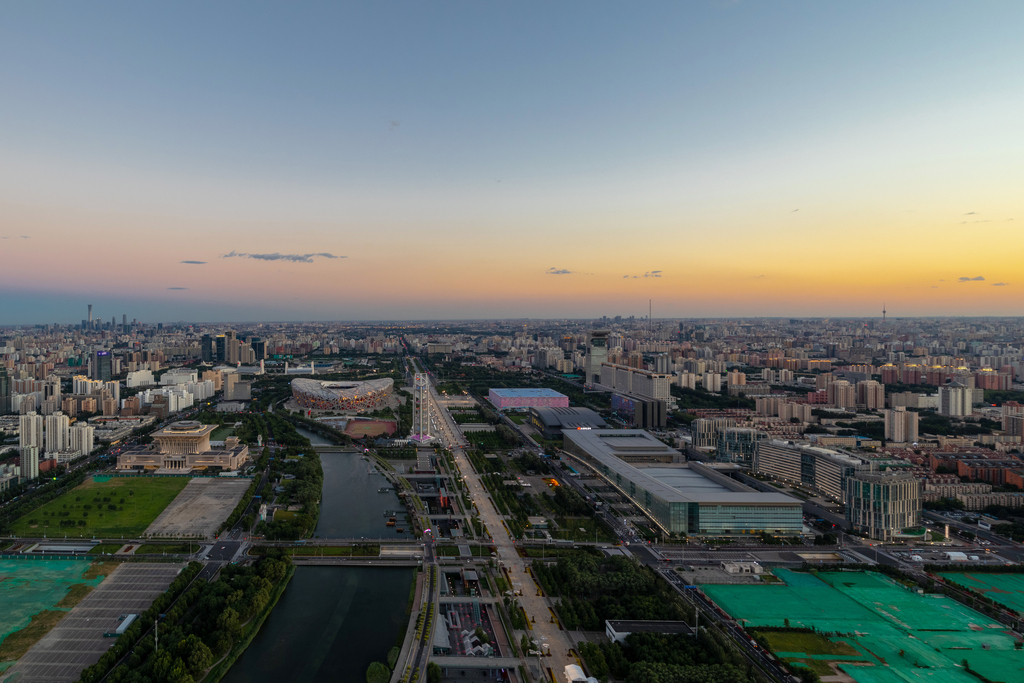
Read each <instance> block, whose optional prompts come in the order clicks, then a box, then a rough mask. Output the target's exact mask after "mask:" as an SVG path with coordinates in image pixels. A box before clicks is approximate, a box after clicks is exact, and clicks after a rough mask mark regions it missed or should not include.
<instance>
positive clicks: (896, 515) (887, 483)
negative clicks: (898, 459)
mask: <svg viewBox="0 0 1024 683" xmlns="http://www.w3.org/2000/svg"><path fill="white" fill-rule="evenodd" d="M846 519H847V520H848V521H849V522H850V524H851V525H852V526H853V529H854V531H858V532H861V533H865V534H868V536H870V537H871V538H873V539H876V540H879V541H891V540H892V539H893V537H894V536H896V535H897V534H899V533H901V532H902V531H903V530H904V529H910V528H914V527H917V526H919V525H920V522H921V484H920V482H919V481H918V480H917V478H916V477H915V476H914V475H913V474H911V473H909V472H900V473H889V472H858V473H856V474H853V475H852V476H850V477H849V478H848V479H847V480H846Z"/></svg>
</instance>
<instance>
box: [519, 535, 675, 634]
mask: <svg viewBox="0 0 1024 683" xmlns="http://www.w3.org/2000/svg"><path fill="white" fill-rule="evenodd" d="M533 572H534V574H535V575H536V577H537V580H538V581H539V582H540V585H541V587H542V588H543V589H544V590H545V591H546V592H547V593H548V595H551V596H553V597H554V596H558V597H559V600H558V602H557V603H556V609H557V610H558V615H559V618H560V619H561V620H562V625H563V626H564V627H565V628H566V629H568V630H571V631H577V630H583V631H599V630H602V629H604V622H605V620H607V619H658V620H671V621H692V620H693V609H692V608H691V607H689V606H688V605H686V604H685V603H683V602H682V600H681V599H680V598H679V597H678V596H677V595H676V594H675V592H674V591H673V590H672V588H671V587H670V586H669V585H668V584H667V583H666V582H665V581H663V580H661V579H659V578H658V576H657V574H655V573H654V571H653V570H651V569H650V568H648V567H643V566H641V565H638V564H637V563H635V562H634V561H633V560H631V559H630V558H627V557H623V556H615V557H603V556H601V555H600V554H599V553H596V552H594V553H591V552H576V553H575V554H573V555H569V556H563V557H560V558H559V560H558V563H557V564H555V565H547V564H544V563H543V562H534V563H533Z"/></svg>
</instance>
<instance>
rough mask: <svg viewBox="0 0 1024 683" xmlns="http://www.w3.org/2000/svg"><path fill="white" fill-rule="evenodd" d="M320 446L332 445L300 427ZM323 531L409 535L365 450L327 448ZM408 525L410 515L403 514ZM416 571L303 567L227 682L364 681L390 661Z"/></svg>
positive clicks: (392, 496) (323, 534) (350, 535)
mask: <svg viewBox="0 0 1024 683" xmlns="http://www.w3.org/2000/svg"><path fill="white" fill-rule="evenodd" d="M298 431H299V433H300V434H302V435H303V436H305V437H306V438H308V439H309V440H310V441H311V442H312V443H314V444H328V443H331V442H330V441H328V440H327V439H325V438H324V437H322V436H320V435H319V434H314V433H313V432H309V431H307V430H304V429H299V430H298ZM320 462H321V463H322V465H323V469H324V488H323V501H322V502H321V506H320V522H319V524H318V525H317V528H316V534H317V535H318V536H320V537H330V538H353V537H355V538H359V537H367V538H380V537H384V538H400V537H403V536H404V537H406V538H408V537H409V535H408V534H397V533H396V532H395V531H394V529H395V527H386V526H385V525H384V523H385V522H386V521H387V519H386V518H385V517H384V511H385V510H398V509H399V507H400V505H399V501H398V496H396V495H395V494H394V493H378V492H377V489H378V488H380V487H382V486H387V485H388V483H387V480H386V479H385V478H384V477H383V476H382V475H380V474H370V473H369V471H370V469H371V463H370V462H368V461H367V460H364V459H363V457H362V456H361V455H360V454H358V453H324V454H322V455H321V456H320ZM398 519H399V521H400V522H401V521H402V519H403V517H402V515H398ZM414 572H415V570H414V569H412V568H410V567H380V568H377V567H308V566H306V567H296V569H295V576H294V577H292V580H291V583H289V584H288V588H287V589H286V590H285V592H284V594H283V595H282V596H281V600H280V601H279V602H278V603H277V605H276V606H275V607H274V610H273V611H272V612H271V613H270V616H269V617H268V618H267V621H266V622H264V624H263V627H262V628H261V629H260V632H259V633H258V634H257V635H256V637H255V638H254V639H253V641H252V643H251V644H250V645H249V647H248V648H247V649H246V651H245V653H244V654H243V655H242V656H241V657H240V658H239V659H238V661H237V662H235V664H234V666H232V667H231V670H230V671H228V674H227V676H225V677H224V683H252V682H253V681H276V682H280V683H328V682H331V683H350V682H351V683H363V682H364V681H365V680H366V668H367V667H368V666H369V665H370V662H373V661H379V662H384V661H386V658H387V653H388V650H390V649H391V647H392V646H393V645H396V644H397V643H396V642H395V640H396V638H397V637H398V634H399V633H400V632H401V630H402V626H403V625H404V624H405V623H406V622H407V621H408V617H407V616H406V614H405V607H406V603H407V601H408V598H409V590H410V588H411V585H412V581H413V580H414V576H415V573H414Z"/></svg>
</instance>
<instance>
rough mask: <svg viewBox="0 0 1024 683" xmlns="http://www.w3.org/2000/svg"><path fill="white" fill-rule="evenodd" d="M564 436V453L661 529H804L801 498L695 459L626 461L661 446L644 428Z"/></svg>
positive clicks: (712, 532)
mask: <svg viewBox="0 0 1024 683" xmlns="http://www.w3.org/2000/svg"><path fill="white" fill-rule="evenodd" d="M563 436H564V440H565V445H564V449H565V451H566V452H567V453H569V454H571V455H572V456H574V457H576V458H578V459H579V460H581V461H582V462H583V463H585V464H586V465H588V466H589V467H590V468H592V469H593V470H594V471H595V472H597V473H598V475H600V476H601V478H602V479H604V480H605V481H606V482H608V483H609V484H610V485H611V486H612V487H613V488H615V489H616V490H617V491H618V492H619V493H621V494H622V495H624V496H625V497H627V498H629V500H630V501H632V502H633V503H634V504H635V505H637V506H638V507H639V508H641V509H642V510H643V511H644V512H646V513H647V515H648V516H649V517H650V518H651V519H652V520H653V521H654V522H655V523H656V524H657V525H658V526H659V527H661V529H662V530H663V531H664V532H665V533H674V534H686V535H707V536H733V535H743V534H760V533H762V532H766V533H769V534H776V535H787V536H793V535H799V534H800V533H801V532H802V530H803V511H802V508H801V504H800V501H799V500H796V499H795V498H790V497H789V496H786V495H784V494H782V493H762V492H760V491H755V490H754V489H752V488H750V487H748V486H745V485H744V484H741V483H740V482H738V481H735V480H733V479H731V478H729V477H727V476H725V475H723V474H721V473H719V472H716V471H715V470H713V469H711V468H710V467H706V466H704V465H701V464H699V463H695V462H691V463H686V464H685V465H683V464H680V463H676V464H665V463H664V462H654V463H651V464H650V465H649V466H647V465H641V466H639V467H637V466H634V465H632V464H630V463H629V462H626V461H625V460H624V459H623V457H629V456H631V455H633V454H635V453H636V452H637V451H639V450H642V449H644V448H645V447H649V448H651V450H656V449H659V447H660V449H664V448H665V446H664V444H662V443H661V442H660V441H658V440H657V439H655V438H654V437H652V436H651V435H650V434H648V433H647V432H645V431H642V430H633V429H617V430H605V429H591V430H572V431H570V430H566V431H565V432H563ZM677 454H678V453H677ZM634 462H638V461H637V460H635V459H634Z"/></svg>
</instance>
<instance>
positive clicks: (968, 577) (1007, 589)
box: [939, 572, 1024, 612]
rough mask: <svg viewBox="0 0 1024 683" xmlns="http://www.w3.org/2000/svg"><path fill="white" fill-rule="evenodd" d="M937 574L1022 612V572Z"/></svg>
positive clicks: (1023, 601)
mask: <svg viewBox="0 0 1024 683" xmlns="http://www.w3.org/2000/svg"><path fill="white" fill-rule="evenodd" d="M939 576H941V577H942V578H944V579H946V580H947V581H952V582H953V583H958V584H960V585H961V586H964V587H965V588H970V589H971V590H973V591H975V592H977V593H981V594H982V595H984V596H985V597H987V598H990V599H992V600H995V601H996V602H998V603H999V604H1001V605H1006V606H1007V607H1009V608H1010V609H1013V610H1017V611H1018V612H1024V574H988V573H985V574H968V573H966V572H965V573H961V572H943V573H941V574H939Z"/></svg>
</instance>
